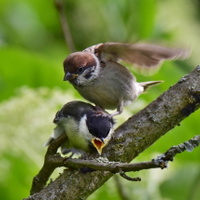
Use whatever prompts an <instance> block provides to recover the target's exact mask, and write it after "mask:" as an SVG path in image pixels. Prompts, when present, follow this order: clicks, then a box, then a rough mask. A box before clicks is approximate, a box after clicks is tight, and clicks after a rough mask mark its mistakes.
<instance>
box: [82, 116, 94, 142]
mask: <svg viewBox="0 0 200 200" xmlns="http://www.w3.org/2000/svg"><path fill="white" fill-rule="evenodd" d="M86 120H87V115H86V114H85V115H84V116H83V117H82V118H81V120H80V124H79V132H80V133H81V134H83V136H84V138H85V139H86V140H89V141H91V139H92V137H93V136H92V135H91V134H90V132H89V130H88V127H87V124H86Z"/></svg>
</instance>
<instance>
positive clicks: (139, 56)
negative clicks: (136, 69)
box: [96, 42, 189, 67]
mask: <svg viewBox="0 0 200 200" xmlns="http://www.w3.org/2000/svg"><path fill="white" fill-rule="evenodd" d="M96 51H97V52H98V54H99V55H100V58H101V59H102V60H104V61H107V60H113V61H117V60H118V59H120V60H123V61H125V62H128V63H131V64H135V65H138V66H141V67H156V66H158V65H159V64H160V63H161V62H162V61H163V60H176V59H185V58H186V57H187V56H188V55H189V51H188V50H186V49H176V48H167V47H163V46H159V45H154V44H145V43H136V44H126V43H114V42H113V43H112V42H108V43H103V44H101V45H99V46H98V48H97V49H96Z"/></svg>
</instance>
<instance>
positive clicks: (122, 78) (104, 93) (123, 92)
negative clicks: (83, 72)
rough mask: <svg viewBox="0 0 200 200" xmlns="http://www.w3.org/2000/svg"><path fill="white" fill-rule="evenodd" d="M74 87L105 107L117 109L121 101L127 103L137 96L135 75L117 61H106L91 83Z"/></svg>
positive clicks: (90, 99) (88, 98) (86, 97)
mask: <svg viewBox="0 0 200 200" xmlns="http://www.w3.org/2000/svg"><path fill="white" fill-rule="evenodd" d="M74 87H75V88H76V89H77V90H78V92H79V93H80V94H81V95H82V96H83V97H84V98H85V99H87V100H89V101H91V102H93V103H94V104H96V105H98V106H100V107H102V108H104V109H115V108H117V107H118V106H119V103H120V102H121V101H123V104H124V105H126V104H128V103H130V102H132V101H133V100H134V99H135V98H136V97H137V94H136V91H137V88H136V87H137V84H136V82H135V77H134V76H133V75H132V74H131V73H130V71H129V70H128V69H126V68H125V67H124V66H122V65H120V64H118V63H115V62H106V65H105V66H103V67H101V70H100V73H99V76H98V77H97V78H96V79H95V81H93V82H92V83H91V84H90V85H87V86H84V87H79V86H75V85H74Z"/></svg>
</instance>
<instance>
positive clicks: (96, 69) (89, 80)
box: [77, 54, 101, 86]
mask: <svg viewBox="0 0 200 200" xmlns="http://www.w3.org/2000/svg"><path fill="white" fill-rule="evenodd" d="M91 55H92V56H93V58H94V59H95V61H96V66H93V72H92V74H91V76H90V77H89V78H86V77H87V73H88V71H87V70H85V72H83V73H82V74H80V75H79V76H78V78H77V84H78V85H82V86H87V85H90V84H91V83H93V81H94V80H95V79H97V78H98V76H99V73H100V68H101V66H100V62H99V60H98V58H97V57H96V56H95V55H94V54H91Z"/></svg>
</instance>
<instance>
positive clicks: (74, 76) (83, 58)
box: [64, 42, 188, 115]
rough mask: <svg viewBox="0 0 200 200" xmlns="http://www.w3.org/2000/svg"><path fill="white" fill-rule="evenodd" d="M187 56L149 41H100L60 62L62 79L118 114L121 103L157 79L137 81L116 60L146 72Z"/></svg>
mask: <svg viewBox="0 0 200 200" xmlns="http://www.w3.org/2000/svg"><path fill="white" fill-rule="evenodd" d="M187 55H188V51H186V50H183V49H173V48H166V47H162V46H158V45H153V44H142V43H136V44H126V43H111V42H108V43H101V44H97V45H94V46H91V47H88V48H87V49H85V50H83V51H81V52H75V53H72V54H70V55H69V56H68V57H67V58H66V59H65V61H64V71H65V76H64V80H65V81H69V82H70V83H71V84H72V85H73V86H74V88H75V89H76V90H78V92H79V93H80V94H81V95H82V96H83V97H84V98H85V99H87V100H89V101H90V102H93V103H94V104H95V105H96V106H98V107H100V108H102V109H116V108H117V112H116V113H115V114H120V113H121V112H122V111H123V107H124V106H127V105H129V104H130V103H131V102H132V101H133V100H135V99H136V98H137V97H138V96H139V95H140V94H141V93H143V92H144V91H145V90H146V88H148V87H149V86H151V85H155V84H158V83H160V81H149V82H141V83H138V82H137V81H136V78H135V77H134V76H133V75H132V73H131V72H130V71H129V70H128V69H127V68H126V67H124V66H123V65H121V64H120V63H119V62H118V61H119V60H123V61H125V62H128V63H131V64H134V65H136V66H140V67H141V68H144V69H145V70H146V71H149V70H150V69H153V68H154V69H155V67H157V66H159V64H161V62H162V61H163V60H172V59H184V58H185V57H186V56H187ZM115 114H113V115H115Z"/></svg>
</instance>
